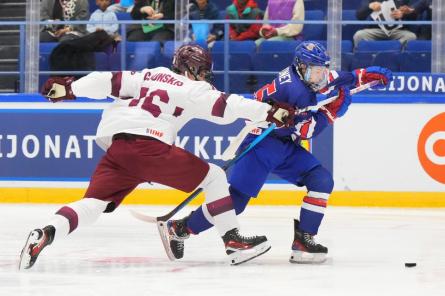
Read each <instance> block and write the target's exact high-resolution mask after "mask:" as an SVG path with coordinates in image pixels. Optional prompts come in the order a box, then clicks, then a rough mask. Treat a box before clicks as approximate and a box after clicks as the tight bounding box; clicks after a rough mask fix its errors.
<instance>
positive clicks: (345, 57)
mask: <svg viewBox="0 0 445 296" xmlns="http://www.w3.org/2000/svg"><path fill="white" fill-rule="evenodd" d="M353 58H354V54H353V53H351V52H343V53H342V54H341V70H342V71H351V70H352V68H351V63H352V59H353Z"/></svg>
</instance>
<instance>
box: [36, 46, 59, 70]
mask: <svg viewBox="0 0 445 296" xmlns="http://www.w3.org/2000/svg"><path fill="white" fill-rule="evenodd" d="M58 44H59V43H58V42H41V43H40V44H39V51H40V53H39V55H40V59H39V62H40V65H39V68H40V71H48V70H49V55H50V54H51V52H52V50H53V49H54V48H55V47H56V46H57V45H58Z"/></svg>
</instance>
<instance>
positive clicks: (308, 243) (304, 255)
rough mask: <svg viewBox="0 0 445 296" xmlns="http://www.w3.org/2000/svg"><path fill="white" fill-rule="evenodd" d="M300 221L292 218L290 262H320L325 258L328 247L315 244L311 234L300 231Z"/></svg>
mask: <svg viewBox="0 0 445 296" xmlns="http://www.w3.org/2000/svg"><path fill="white" fill-rule="evenodd" d="M299 225H300V222H299V221H298V220H296V219H295V220H294V242H293V243H292V254H291V256H290V259H289V262H291V263H322V262H324V261H325V260H326V255H327V253H328V248H326V247H325V246H322V245H320V244H317V243H316V242H315V241H314V237H313V235H311V234H310V233H307V232H303V231H301V230H300V229H299V228H298V227H299Z"/></svg>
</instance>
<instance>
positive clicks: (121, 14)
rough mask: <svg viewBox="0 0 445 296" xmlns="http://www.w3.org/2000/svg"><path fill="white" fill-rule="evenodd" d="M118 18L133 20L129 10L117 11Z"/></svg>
mask: <svg viewBox="0 0 445 296" xmlns="http://www.w3.org/2000/svg"><path fill="white" fill-rule="evenodd" d="M116 16H117V19H118V20H119V21H132V20H133V19H132V18H131V15H130V13H128V12H116Z"/></svg>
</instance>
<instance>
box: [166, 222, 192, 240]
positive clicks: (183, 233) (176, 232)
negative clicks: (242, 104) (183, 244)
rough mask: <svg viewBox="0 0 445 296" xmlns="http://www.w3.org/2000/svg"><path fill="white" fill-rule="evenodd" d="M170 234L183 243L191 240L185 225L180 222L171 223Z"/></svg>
mask: <svg viewBox="0 0 445 296" xmlns="http://www.w3.org/2000/svg"><path fill="white" fill-rule="evenodd" d="M169 233H170V235H171V236H172V238H173V239H175V240H179V241H183V240H185V239H187V238H189V236H190V234H189V233H188V232H187V229H186V227H185V225H184V224H183V223H181V222H179V221H170V222H169Z"/></svg>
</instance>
